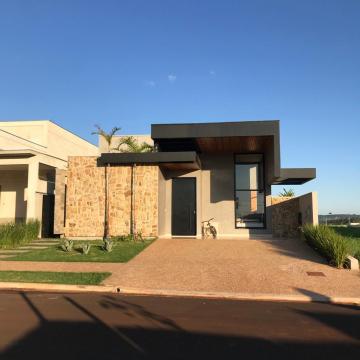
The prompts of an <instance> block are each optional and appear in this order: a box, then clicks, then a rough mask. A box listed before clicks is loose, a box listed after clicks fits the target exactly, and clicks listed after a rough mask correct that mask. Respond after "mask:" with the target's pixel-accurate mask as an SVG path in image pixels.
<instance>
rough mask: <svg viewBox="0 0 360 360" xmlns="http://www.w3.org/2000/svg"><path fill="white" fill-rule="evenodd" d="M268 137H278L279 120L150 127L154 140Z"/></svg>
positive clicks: (154, 125)
mask: <svg viewBox="0 0 360 360" xmlns="http://www.w3.org/2000/svg"><path fill="white" fill-rule="evenodd" d="M268 135H274V136H278V135H279V120H261V121H231V122H211V123H189V124H186V123H183V124H152V125H151V137H152V138H153V139H154V140H160V139H182V138H201V137H225V136H268Z"/></svg>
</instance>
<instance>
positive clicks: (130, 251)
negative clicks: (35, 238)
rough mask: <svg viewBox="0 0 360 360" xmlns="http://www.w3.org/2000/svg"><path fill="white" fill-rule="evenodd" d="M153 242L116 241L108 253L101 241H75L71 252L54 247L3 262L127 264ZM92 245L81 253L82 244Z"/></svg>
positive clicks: (58, 246) (57, 246)
mask: <svg viewBox="0 0 360 360" xmlns="http://www.w3.org/2000/svg"><path fill="white" fill-rule="evenodd" d="M152 241H153V240H145V241H139V242H133V241H131V242H130V241H124V242H123V241H116V242H114V246H113V250H112V251H111V252H106V251H104V250H103V249H102V245H103V242H102V241H101V240H92V241H77V240H76V241H74V249H73V251H71V252H65V251H63V250H62V249H61V246H60V245H53V246H50V247H49V248H47V249H43V250H32V251H29V252H27V253H23V254H19V255H16V256H14V257H10V258H6V259H1V260H2V261H4V260H5V261H60V262H113V263H123V262H127V261H129V260H130V259H132V258H133V257H134V256H136V255H137V254H138V253H139V252H141V251H142V250H144V249H145V248H146V247H147V246H148V245H150V244H151V243H152ZM85 243H89V244H91V249H90V252H89V253H88V254H86V255H85V254H83V253H82V252H81V246H82V244H85Z"/></svg>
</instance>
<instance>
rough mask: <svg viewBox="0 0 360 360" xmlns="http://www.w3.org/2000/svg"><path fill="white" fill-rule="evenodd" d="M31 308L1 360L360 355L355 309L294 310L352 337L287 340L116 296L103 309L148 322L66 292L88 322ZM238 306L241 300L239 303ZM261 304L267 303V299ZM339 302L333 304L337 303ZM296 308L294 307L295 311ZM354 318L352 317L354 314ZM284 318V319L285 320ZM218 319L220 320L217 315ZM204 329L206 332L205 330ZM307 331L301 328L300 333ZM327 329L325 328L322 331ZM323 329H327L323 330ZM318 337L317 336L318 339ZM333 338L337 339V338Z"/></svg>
mask: <svg viewBox="0 0 360 360" xmlns="http://www.w3.org/2000/svg"><path fill="white" fill-rule="evenodd" d="M22 297H23V299H24V301H25V302H26V303H27V305H28V307H29V309H31V311H32V312H33V313H34V314H35V315H36V317H37V318H38V326H37V327H36V328H34V329H33V330H32V331H30V332H28V333H26V335H25V336H23V337H22V338H20V339H18V340H16V341H15V342H13V343H11V344H10V345H9V346H8V347H7V348H6V349H5V350H4V351H2V352H1V353H0V358H1V359H12V360H16V359H28V358H34V359H51V360H57V359H61V360H64V359H66V360H71V359H96V360H99V359H112V360H114V359H201V358H207V359H219V358H220V359H237V360H238V359H301V360H303V359H304V357H305V358H310V359H327V360H329V359H338V358H343V357H344V354H346V357H358V356H359V355H360V342H359V341H358V340H359V334H360V321H359V316H358V315H357V316H354V315H353V313H351V314H350V313H346V314H345V313H344V312H342V313H336V314H334V313H333V312H331V311H328V310H329V308H326V309H325V310H324V311H318V310H316V309H314V310H304V307H300V309H297V310H296V311H297V312H298V313H299V314H301V315H302V316H307V317H311V318H313V319H315V320H317V321H319V322H321V323H324V324H326V325H327V326H330V327H332V328H335V329H339V330H340V331H342V332H343V333H344V334H347V335H348V336H350V338H351V339H353V340H354V341H352V340H351V339H349V341H341V342H340V341H333V342H329V341H318V340H311V341H304V340H302V339H301V336H300V337H298V338H296V339H292V338H287V340H281V339H279V338H274V339H272V337H271V333H269V334H263V333H261V332H259V337H255V336H246V335H244V332H242V331H241V330H240V331H237V328H236V327H234V328H233V331H232V332H231V333H229V332H227V333H219V332H218V331H217V332H214V331H212V329H211V328H208V329H206V323H205V326H204V327H203V330H202V331H199V330H196V331H185V330H184V329H182V328H181V327H180V326H179V325H177V324H176V323H175V322H174V321H172V320H171V319H169V318H167V317H165V316H162V315H159V314H155V313H153V312H152V311H149V310H147V309H146V308H145V307H144V306H142V305H139V304H134V303H132V302H131V301H127V300H125V299H117V298H116V297H115V296H103V297H99V298H100V300H99V303H100V305H101V306H102V307H103V308H107V309H116V310H118V311H119V312H121V314H125V315H127V316H130V317H131V316H134V317H140V318H143V319H145V320H150V322H155V323H156V324H157V325H161V326H162V327H160V326H158V327H154V326H152V327H151V326H149V322H146V325H145V323H141V322H138V323H137V324H135V323H134V325H133V326H129V325H127V326H114V327H112V326H110V325H108V324H107V323H105V322H104V321H103V320H102V319H101V318H100V317H99V316H97V315H96V314H94V313H93V312H92V311H91V310H89V309H88V308H85V307H84V306H83V305H82V304H80V302H79V301H77V300H75V299H74V297H70V296H64V297H63V298H64V299H65V300H66V301H67V303H68V304H70V305H72V306H73V307H74V308H75V309H76V310H78V311H80V312H81V313H82V314H83V315H85V318H86V319H87V320H86V321H59V320H47V319H46V317H45V316H44V315H43V314H42V312H41V310H40V309H39V308H38V307H36V306H35V305H34V304H33V302H32V300H31V299H29V297H28V296H27V295H26V294H22ZM239 304H240V303H239ZM263 306H266V303H264V305H263ZM336 306H337V305H334V307H336ZM292 311H293V309H292ZM352 317H353V318H352ZM285 319H286V318H285ZM219 321H220V319H219ZM204 329H206V330H204ZM301 331H306V329H303V330H301V329H300V331H299V334H301ZM322 331H324V330H322ZM325 331H327V330H326V328H325ZM318 338H319V337H317V339H318ZM334 340H336V339H335V338H334Z"/></svg>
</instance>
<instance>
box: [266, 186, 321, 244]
mask: <svg viewBox="0 0 360 360" xmlns="http://www.w3.org/2000/svg"><path fill="white" fill-rule="evenodd" d="M271 208H272V233H273V236H274V237H280V238H284V237H285V238H286V237H289V238H293V237H298V236H299V235H300V231H299V230H300V226H302V225H305V224H313V225H317V224H318V201H317V193H315V192H312V193H309V194H305V195H302V196H299V197H281V196H278V197H273V198H272V206H271Z"/></svg>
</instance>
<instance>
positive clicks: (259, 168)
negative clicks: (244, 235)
mask: <svg viewBox="0 0 360 360" xmlns="http://www.w3.org/2000/svg"><path fill="white" fill-rule="evenodd" d="M254 159H256V156H254V155H252V156H251V157H250V158H249V161H254ZM258 159H259V161H258V162H255V161H254V162H245V161H244V156H243V155H238V156H236V157H235V226H236V228H262V227H264V225H265V193H264V185H263V163H262V161H261V160H262V159H261V158H260V155H258Z"/></svg>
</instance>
